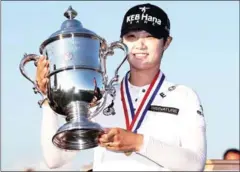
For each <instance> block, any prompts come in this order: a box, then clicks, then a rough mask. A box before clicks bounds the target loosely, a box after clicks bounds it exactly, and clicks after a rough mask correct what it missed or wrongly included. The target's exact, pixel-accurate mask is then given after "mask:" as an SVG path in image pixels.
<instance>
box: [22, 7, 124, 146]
mask: <svg viewBox="0 0 240 172" xmlns="http://www.w3.org/2000/svg"><path fill="white" fill-rule="evenodd" d="M64 16H65V17H67V20H66V21H64V22H63V23H62V25H61V29H60V30H58V31H57V32H55V33H53V34H52V35H51V36H50V37H49V38H48V39H46V40H45V41H44V42H43V43H42V44H41V45H40V54H41V55H44V56H46V58H47V59H48V60H49V68H50V73H49V74H48V76H47V77H48V79H49V82H48V84H47V95H44V94H43V93H42V92H41V90H40V89H39V88H38V85H37V82H35V81H33V80H32V79H30V78H29V77H28V75H27V73H26V71H25V69H24V67H25V64H26V63H28V62H30V61H34V62H35V65H36V66H37V62H38V59H39V55H36V54H25V55H24V57H23V59H22V60H21V63H20V71H21V73H22V75H23V76H24V77H25V78H27V79H28V80H29V81H30V82H32V83H33V85H34V87H33V89H34V91H35V93H40V94H41V95H42V98H43V100H40V101H39V102H38V103H39V105H40V107H41V106H42V104H43V102H44V101H45V100H47V101H48V104H49V106H50V107H51V109H52V110H53V111H54V112H55V113H56V114H58V115H61V116H64V117H65V120H66V123H65V124H64V125H63V126H61V127H60V128H59V129H58V131H57V132H56V134H55V135H54V136H53V138H52V142H53V144H54V145H55V146H57V147H58V148H60V149H67V150H82V149H89V148H93V147H96V146H97V145H98V137H99V135H100V134H101V133H102V132H103V128H102V126H101V125H100V124H98V123H96V122H93V121H91V119H92V118H93V117H95V116H96V115H98V114H99V113H100V112H102V110H103V108H104V107H105V104H106V100H107V95H108V94H111V95H112V96H115V88H114V86H113V83H114V82H117V81H118V70H119V68H120V67H121V65H122V64H123V63H124V61H125V60H126V59H127V47H126V45H124V44H123V43H122V42H121V41H116V42H113V43H111V44H110V45H109V46H108V45H107V43H106V41H105V40H104V39H103V38H101V37H100V36H98V35H97V34H96V33H94V32H92V31H90V30H88V29H86V28H83V26H82V23H81V22H80V21H78V20H76V19H74V18H75V17H76V16H77V12H76V11H75V10H73V9H72V7H71V6H70V7H69V8H68V10H67V11H66V12H65V13H64ZM115 48H119V49H121V50H123V51H124V52H125V58H124V59H123V61H122V62H121V64H120V65H119V66H118V68H117V69H116V71H115V76H114V77H113V78H112V79H111V80H110V82H108V76H107V72H106V59H107V56H109V55H113V54H114V49H115Z"/></svg>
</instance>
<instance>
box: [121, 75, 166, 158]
mask: <svg viewBox="0 0 240 172" xmlns="http://www.w3.org/2000/svg"><path fill="white" fill-rule="evenodd" d="M128 74H129V72H128V73H127V74H126V76H125V78H123V80H122V82H121V87H120V91H121V99H122V106H123V111H124V115H125V122H126V129H127V130H129V131H132V132H134V133H137V130H138V129H139V127H140V126H141V124H142V122H143V120H144V118H145V116H146V113H147V111H148V109H149V107H150V105H151V104H152V102H153V100H154V98H155V96H156V95H157V93H158V91H159V90H160V88H161V86H162V83H163V81H164V79H165V75H164V74H163V73H162V72H161V71H160V70H159V71H158V73H157V74H156V75H155V77H154V79H153V80H152V82H151V84H150V86H149V88H148V89H147V91H146V93H145V95H144V97H143V99H142V101H141V103H140V105H139V107H138V108H136V113H134V108H133V103H132V99H131V95H130V92H129V88H128ZM129 112H130V113H129ZM131 119H132V120H131ZM130 120H131V121H130ZM131 154H132V152H131V151H129V152H125V155H126V156H130V155H131Z"/></svg>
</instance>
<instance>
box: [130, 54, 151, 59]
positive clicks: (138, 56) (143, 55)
mask: <svg viewBox="0 0 240 172" xmlns="http://www.w3.org/2000/svg"><path fill="white" fill-rule="evenodd" d="M133 55H134V57H136V58H144V57H147V56H148V53H133Z"/></svg>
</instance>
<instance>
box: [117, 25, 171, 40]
mask: <svg viewBox="0 0 240 172" xmlns="http://www.w3.org/2000/svg"><path fill="white" fill-rule="evenodd" d="M141 30H145V31H146V32H148V33H150V34H151V35H152V36H153V37H155V38H158V39H161V38H163V37H165V36H166V35H167V34H168V33H167V31H166V30H165V29H164V28H159V27H158V28H156V29H152V28H149V27H146V25H144V26H142V25H141V24H139V25H131V26H128V27H126V28H124V29H122V31H121V35H120V37H121V38H122V37H123V36H124V35H125V34H127V33H129V32H131V31H141Z"/></svg>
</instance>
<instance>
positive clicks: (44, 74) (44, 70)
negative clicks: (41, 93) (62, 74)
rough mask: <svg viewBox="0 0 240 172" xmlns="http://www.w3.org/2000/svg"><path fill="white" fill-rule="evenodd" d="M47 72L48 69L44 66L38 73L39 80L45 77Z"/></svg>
mask: <svg viewBox="0 0 240 172" xmlns="http://www.w3.org/2000/svg"><path fill="white" fill-rule="evenodd" d="M47 73H48V69H47V68H46V67H44V68H43V70H42V71H41V73H40V77H39V80H43V79H44V78H46V75H47Z"/></svg>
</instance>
